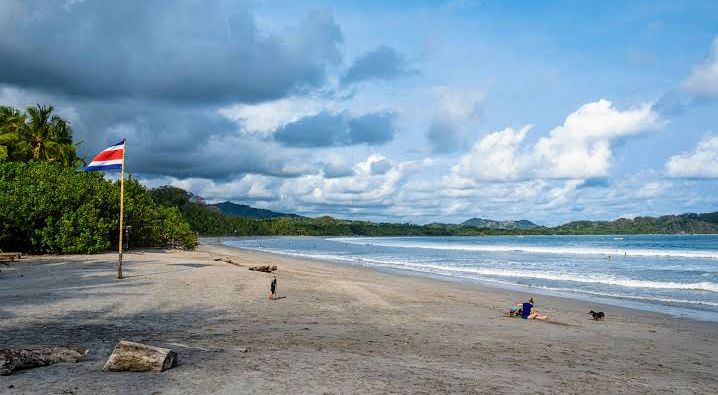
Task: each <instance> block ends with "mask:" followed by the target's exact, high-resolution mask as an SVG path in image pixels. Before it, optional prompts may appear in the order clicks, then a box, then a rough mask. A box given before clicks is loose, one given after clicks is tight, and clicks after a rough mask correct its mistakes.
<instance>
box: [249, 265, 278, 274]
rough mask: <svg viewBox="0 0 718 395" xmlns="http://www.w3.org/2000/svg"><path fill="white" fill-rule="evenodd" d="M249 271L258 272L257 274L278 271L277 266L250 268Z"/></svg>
mask: <svg viewBox="0 0 718 395" xmlns="http://www.w3.org/2000/svg"><path fill="white" fill-rule="evenodd" d="M249 270H252V271H256V272H265V273H271V272H273V271H275V270H277V266H276V265H275V266H269V265H265V266H250V267H249Z"/></svg>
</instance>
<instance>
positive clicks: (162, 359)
mask: <svg viewBox="0 0 718 395" xmlns="http://www.w3.org/2000/svg"><path fill="white" fill-rule="evenodd" d="M176 365H177V353H175V352H174V351H172V350H170V349H169V348H160V347H154V346H149V345H146V344H141V343H135V342H130V341H126V340H121V341H120V342H119V343H117V345H116V346H115V348H114V350H112V354H111V355H110V358H109V359H108V360H107V363H105V366H104V367H103V368H102V370H104V371H110V372H123V371H132V372H154V373H160V372H164V371H165V370H167V369H171V368H173V367H175V366H176Z"/></svg>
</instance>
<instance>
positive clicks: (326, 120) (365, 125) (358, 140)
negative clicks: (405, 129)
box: [274, 111, 396, 147]
mask: <svg viewBox="0 0 718 395" xmlns="http://www.w3.org/2000/svg"><path fill="white" fill-rule="evenodd" d="M395 120H396V114H395V113H393V112H390V111H382V112H373V113H366V114H362V115H359V116H353V115H351V114H350V113H349V112H348V111H342V112H339V113H331V112H328V111H322V112H320V113H318V114H316V115H310V116H307V117H304V118H301V119H299V120H297V121H295V122H291V123H289V124H286V125H284V126H282V127H280V128H279V129H277V130H276V131H275V132H274V139H275V140H276V141H278V142H280V143H282V144H284V145H286V146H292V147H331V146H347V145H356V144H369V145H379V144H383V143H386V142H388V141H390V140H392V139H393V138H394V132H395V129H396V127H395Z"/></svg>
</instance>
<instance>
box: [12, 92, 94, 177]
mask: <svg viewBox="0 0 718 395" xmlns="http://www.w3.org/2000/svg"><path fill="white" fill-rule="evenodd" d="M53 110H54V108H53V107H52V106H42V105H40V104H38V105H36V106H34V107H28V108H27V110H26V111H25V112H21V111H19V110H16V109H14V108H12V107H7V106H0V159H8V160H15V161H29V160H34V161H44V162H57V163H59V164H61V165H63V166H65V167H77V166H79V165H80V164H81V162H82V160H81V159H80V158H78V157H77V147H78V146H79V145H80V143H77V144H73V142H72V128H71V127H70V123H69V122H67V121H65V120H64V119H62V118H60V117H59V116H57V115H53V114H52V112H53Z"/></svg>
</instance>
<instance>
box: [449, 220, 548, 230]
mask: <svg viewBox="0 0 718 395" xmlns="http://www.w3.org/2000/svg"><path fill="white" fill-rule="evenodd" d="M460 225H461V226H472V227H474V228H487V229H505V230H526V229H536V228H540V227H541V226H539V225H536V224H535V223H533V222H531V221H528V220H525V219H522V220H518V221H494V220H492V219H483V218H471V219H468V220H466V221H464V222H462V223H461V224H460Z"/></svg>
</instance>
